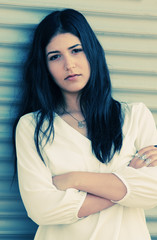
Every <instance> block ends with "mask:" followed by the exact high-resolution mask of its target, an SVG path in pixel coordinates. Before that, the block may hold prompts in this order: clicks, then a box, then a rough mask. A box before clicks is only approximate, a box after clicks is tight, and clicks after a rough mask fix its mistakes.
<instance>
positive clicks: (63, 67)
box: [45, 33, 157, 217]
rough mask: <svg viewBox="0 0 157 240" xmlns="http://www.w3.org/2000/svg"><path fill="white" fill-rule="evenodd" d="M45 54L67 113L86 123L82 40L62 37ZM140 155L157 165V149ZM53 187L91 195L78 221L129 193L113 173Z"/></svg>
mask: <svg viewBox="0 0 157 240" xmlns="http://www.w3.org/2000/svg"><path fill="white" fill-rule="evenodd" d="M45 54H46V58H47V67H48V70H49V72H50V74H51V75H52V77H53V79H54V81H55V82H56V84H58V86H59V87H60V89H61V91H62V93H63V96H64V99H65V103H66V109H65V110H66V111H67V112H69V113H71V114H72V115H73V116H74V117H75V118H76V119H78V120H79V121H81V120H83V119H84V117H83V115H82V113H81V110H80V104H79V97H78V96H79V93H80V91H81V90H82V89H83V87H84V86H85V85H86V84H87V82H88V80H89V77H90V65H89V63H88V60H87V58H86V55H85V53H84V51H83V49H82V45H81V42H80V40H79V38H77V37H76V36H74V35H72V34H70V33H64V34H58V35H57V36H55V37H54V38H52V39H51V41H50V42H49V44H48V45H47V47H46V49H45ZM58 114H59V115H60V116H61V117H62V118H63V120H64V121H66V122H67V123H68V124H69V125H70V126H71V127H73V128H74V129H76V130H77V131H78V132H80V133H81V134H82V135H84V136H85V137H87V129H86V127H85V128H82V129H80V128H78V125H77V121H76V120H75V119H74V118H72V117H71V116H70V115H69V114H66V113H65V112H63V109H59V110H58ZM139 154H141V155H144V154H145V155H147V156H148V157H149V158H150V159H151V163H150V164H149V166H148V167H153V166H156V165H157V148H155V147H154V146H150V147H148V148H144V149H142V150H140V151H139ZM144 165H145V163H144V161H143V160H141V159H139V158H137V157H134V158H133V159H132V161H131V162H130V164H129V166H130V167H133V168H141V167H143V166H144ZM53 184H54V185H55V186H56V187H57V188H58V189H59V190H63V191H65V190H66V189H68V188H75V189H78V190H81V191H85V192H87V196H86V198H85V200H84V202H83V204H82V206H81V208H80V210H79V212H78V217H85V216H89V215H91V214H94V213H97V212H99V211H102V210H103V209H106V208H109V207H111V206H113V205H114V203H113V202H112V201H111V200H113V201H118V200H120V199H122V198H123V197H124V196H125V195H126V192H127V189H126V187H125V185H124V184H123V182H122V181H121V180H120V179H119V178H118V177H117V176H116V175H114V174H112V173H92V172H69V173H66V174H62V175H58V176H55V177H53Z"/></svg>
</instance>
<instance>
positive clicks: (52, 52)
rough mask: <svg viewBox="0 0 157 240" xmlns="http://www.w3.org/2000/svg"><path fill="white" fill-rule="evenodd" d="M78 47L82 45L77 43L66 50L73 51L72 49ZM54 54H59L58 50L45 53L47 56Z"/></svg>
mask: <svg viewBox="0 0 157 240" xmlns="http://www.w3.org/2000/svg"><path fill="white" fill-rule="evenodd" d="M78 46H82V45H81V44H80V43H78V44H75V45H73V46H71V47H69V48H68V49H69V50H70V49H73V48H75V47H78ZM54 53H60V51H58V50H56V51H50V52H48V53H47V56H48V55H49V54H54Z"/></svg>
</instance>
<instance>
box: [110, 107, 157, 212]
mask: <svg viewBox="0 0 157 240" xmlns="http://www.w3.org/2000/svg"><path fill="white" fill-rule="evenodd" d="M133 118H134V119H136V120H135V126H134V128H136V130H135V129H134V130H135V132H136V138H135V146H136V149H137V150H139V149H141V148H143V147H146V146H149V145H156V144H157V129H156V125H155V122H154V119H153V116H152V114H151V112H150V111H149V109H148V108H147V107H146V106H145V105H144V104H142V103H140V104H139V106H138V107H136V110H135V111H134V115H133ZM113 173H114V174H115V175H117V177H119V178H120V179H121V180H122V181H123V183H124V184H125V185H126V187H127V194H126V195H125V197H124V198H123V199H121V200H120V201H117V203H118V204H120V205H123V206H126V207H140V208H144V209H148V208H153V207H155V206H156V205H157V167H143V168H139V169H134V168H132V167H129V166H125V167H123V168H122V169H119V170H117V171H114V172H113Z"/></svg>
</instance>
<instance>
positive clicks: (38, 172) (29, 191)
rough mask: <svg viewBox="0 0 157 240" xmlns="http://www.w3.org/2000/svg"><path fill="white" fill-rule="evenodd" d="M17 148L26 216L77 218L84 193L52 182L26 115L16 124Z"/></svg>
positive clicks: (40, 220) (54, 220)
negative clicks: (63, 188) (59, 187)
mask: <svg viewBox="0 0 157 240" xmlns="http://www.w3.org/2000/svg"><path fill="white" fill-rule="evenodd" d="M16 151H17V167H18V180H19V188H20V194H21V197H22V200H23V203H24V205H25V208H26V210H27V213H28V216H29V217H30V218H31V219H32V220H33V221H34V222H36V223H37V224H38V225H51V224H70V223H73V222H76V221H77V220H79V218H78V216H77V215H78V211H79V209H80V207H81V205H82V203H83V201H84V200H85V197H86V193H85V192H81V191H78V190H76V189H73V188H70V189H67V190H66V191H60V190H58V189H57V188H56V187H55V186H54V185H53V183H52V175H51V172H50V170H49V169H48V167H47V166H46V165H45V164H44V163H43V161H42V160H41V159H40V157H39V155H38V153H37V151H36V147H35V144H34V127H33V124H32V122H31V121H30V119H29V120H28V118H27V115H26V116H24V117H22V118H21V119H20V120H19V123H18V125H17V129H16Z"/></svg>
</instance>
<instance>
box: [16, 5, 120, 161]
mask: <svg viewBox="0 0 157 240" xmlns="http://www.w3.org/2000/svg"><path fill="white" fill-rule="evenodd" d="M60 33H71V34H73V35H75V36H77V37H78V38H79V39H80V41H81V44H82V47H83V51H84V52H85V55H86V57H87V60H88V61H89V64H90V69H91V74H90V78H89V81H88V83H87V84H86V86H85V87H84V88H83V89H82V90H81V92H80V107H81V111H82V113H83V115H84V118H85V119H86V124H87V132H88V138H89V139H90V140H91V144H92V150H93V153H94V154H95V156H96V157H97V159H98V160H99V161H101V162H102V163H108V162H109V161H110V160H111V159H112V157H113V155H114V153H115V152H117V151H120V149H121V146H122V141H123V137H122V125H123V117H122V110H121V104H120V103H119V102H118V101H116V100H115V99H113V97H112V88H111V80H110V74H109V70H108V66H107V63H106V59H105V53H104V50H103V48H102V46H101V44H100V43H99V41H98V39H97V37H96V35H95V33H94V31H93V30H92V28H91V27H90V25H89V24H88V22H87V20H86V18H85V17H84V16H83V15H82V14H81V13H80V12H78V11H76V10H73V9H63V10H60V11H58V10H57V11H54V12H52V13H50V14H49V15H47V16H46V17H45V18H44V19H43V20H42V21H41V22H40V23H39V25H38V26H37V28H36V30H35V32H34V38H33V41H32V45H31V48H30V52H29V54H28V57H27V61H26V64H25V69H24V78H23V82H24V83H23V95H22V99H21V101H22V102H21V108H20V109H19V115H18V117H17V119H16V122H15V126H14V134H15V131H16V125H17V123H18V120H19V119H20V117H21V116H23V115H25V114H27V113H30V112H38V114H35V115H34V116H35V120H36V128H35V132H34V141H35V145H36V148H37V151H38V153H39V155H40V157H41V158H42V155H41V151H40V148H41V141H40V140H41V138H40V132H41V130H42V127H43V123H44V121H45V119H46V120H47V121H48V126H47V128H46V129H44V131H43V130H42V131H43V132H42V134H43V136H46V138H47V141H49V140H50V136H52V134H53V136H55V129H54V127H53V122H54V113H55V112H56V111H57V109H59V108H64V107H65V102H64V98H63V95H62V92H61V90H60V88H59V87H58V86H57V85H56V83H55V81H53V77H52V76H51V75H50V74H49V71H48V68H47V64H46V55H45V48H46V46H47V45H48V43H49V42H50V40H51V39H52V38H53V37H54V36H56V35H57V34H60ZM42 160H43V161H44V159H43V158H42Z"/></svg>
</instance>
